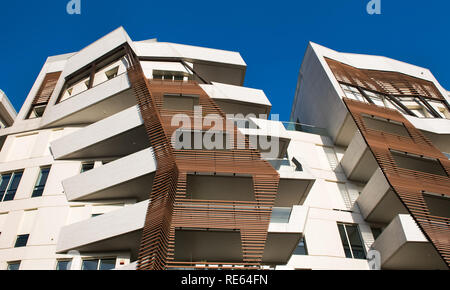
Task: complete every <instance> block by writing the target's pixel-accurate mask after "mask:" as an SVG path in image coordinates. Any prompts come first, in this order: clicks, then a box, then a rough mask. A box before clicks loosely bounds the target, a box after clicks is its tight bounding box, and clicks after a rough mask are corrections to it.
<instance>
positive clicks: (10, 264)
mask: <svg viewBox="0 0 450 290" xmlns="http://www.w3.org/2000/svg"><path fill="white" fill-rule="evenodd" d="M19 268H20V261H15V262H8V268H7V269H8V270H9V271H17V270H19Z"/></svg>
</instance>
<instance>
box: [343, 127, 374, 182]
mask: <svg viewBox="0 0 450 290" xmlns="http://www.w3.org/2000/svg"><path fill="white" fill-rule="evenodd" d="M341 165H342V168H343V169H344V171H345V174H346V175H347V178H348V179H349V180H353V181H358V182H367V181H369V179H370V178H371V177H372V176H373V173H374V172H375V170H376V169H377V168H378V164H377V162H376V160H375V158H374V157H373V154H372V152H371V151H370V149H369V147H367V145H366V142H365V141H364V139H363V137H362V136H361V134H360V133H359V132H357V133H356V134H355V135H354V137H353V139H352V142H351V143H350V145H349V146H348V148H347V151H345V154H344V157H342V160H341Z"/></svg>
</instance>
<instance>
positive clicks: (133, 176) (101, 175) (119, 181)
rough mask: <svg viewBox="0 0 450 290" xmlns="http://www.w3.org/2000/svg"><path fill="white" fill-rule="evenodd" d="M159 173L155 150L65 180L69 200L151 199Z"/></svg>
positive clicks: (139, 153) (64, 184) (136, 154)
mask: <svg viewBox="0 0 450 290" xmlns="http://www.w3.org/2000/svg"><path fill="white" fill-rule="evenodd" d="M155 171H156V159H155V157H154V155H153V150H152V149H151V148H149V149H145V150H142V151H139V152H137V153H134V154H132V155H129V156H126V157H124V158H121V159H118V160H116V161H113V162H111V163H108V164H106V165H103V166H101V167H98V168H95V169H92V170H90V171H87V172H84V173H82V174H79V175H77V176H74V177H72V178H69V179H66V180H63V181H62V184H63V187H64V190H65V193H66V196H67V199H68V200H69V201H75V200H77V201H79V200H103V199H117V198H135V199H137V200H142V199H145V198H146V197H147V198H148V195H149V193H150V191H151V188H152V184H153V176H152V174H154V172H155Z"/></svg>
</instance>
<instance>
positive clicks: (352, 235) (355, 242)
mask: <svg viewBox="0 0 450 290" xmlns="http://www.w3.org/2000/svg"><path fill="white" fill-rule="evenodd" d="M345 229H346V230H347V235H348V239H349V241H350V246H351V249H352V252H353V258H355V259H365V258H366V253H365V251H364V245H363V242H362V239H361V235H360V233H359V230H358V226H356V225H345Z"/></svg>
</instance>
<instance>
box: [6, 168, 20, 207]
mask: <svg viewBox="0 0 450 290" xmlns="http://www.w3.org/2000/svg"><path fill="white" fill-rule="evenodd" d="M22 174H23V172H15V173H14V174H13V177H12V181H11V183H10V184H9V187H8V190H7V191H6V194H5V197H4V199H3V201H8V200H13V199H14V197H15V196H16V191H17V188H18V187H19V183H20V180H21V179H22Z"/></svg>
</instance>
